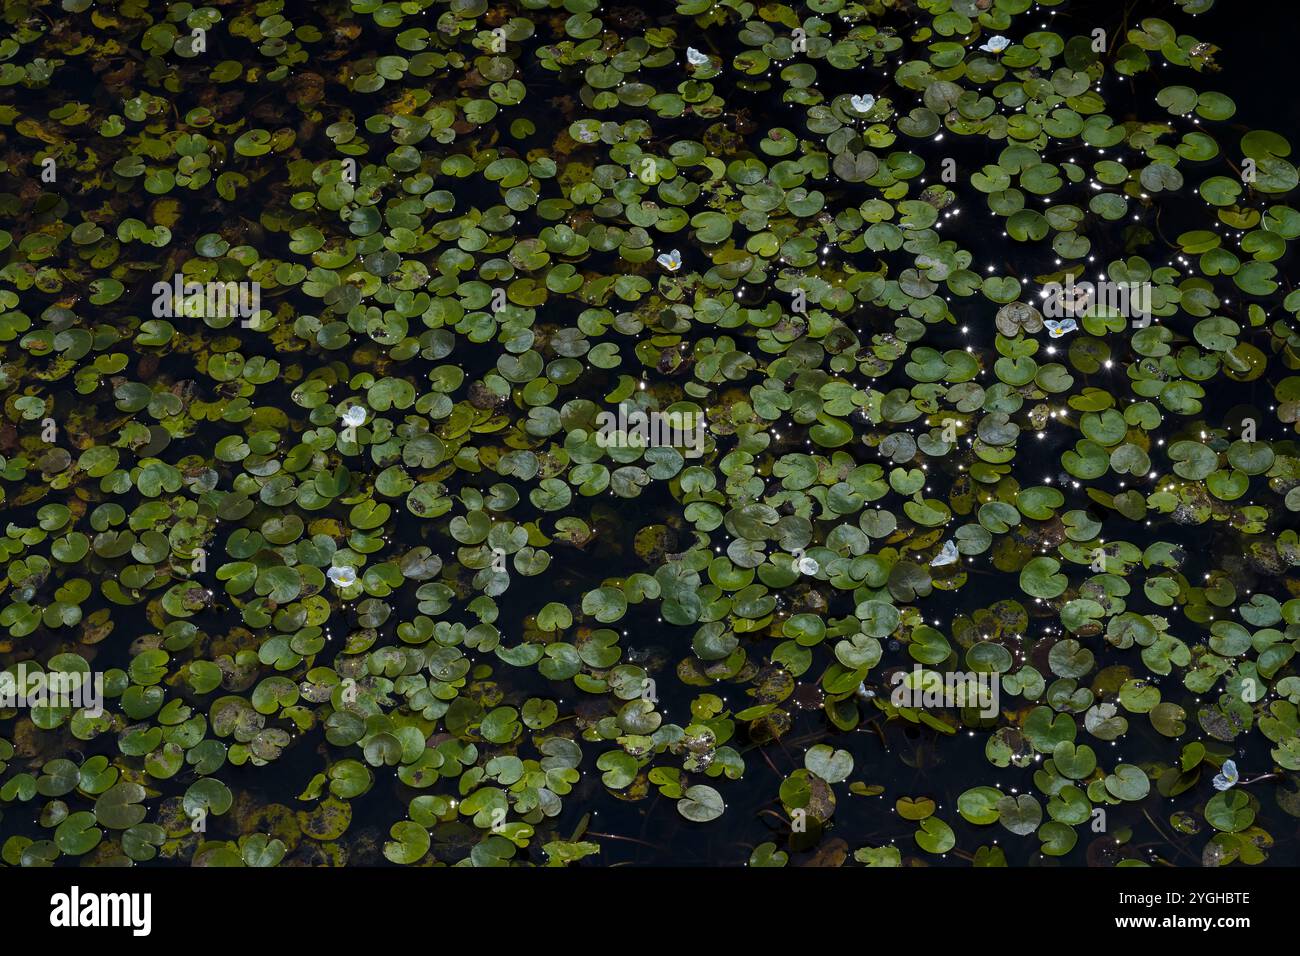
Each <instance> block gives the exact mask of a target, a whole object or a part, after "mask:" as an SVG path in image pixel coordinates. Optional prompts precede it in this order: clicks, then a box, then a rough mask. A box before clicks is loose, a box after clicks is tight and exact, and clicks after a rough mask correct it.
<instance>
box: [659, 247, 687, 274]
mask: <svg viewBox="0 0 1300 956" xmlns="http://www.w3.org/2000/svg"><path fill="white" fill-rule="evenodd" d="M655 262H657V263H659V264H660V265H661V266H663V267H664V268H665V269H667V270H668V271H669V272H676V271H677V270H678V269H680V268H681V267H682V254H681V253H680V252H679V251H678V250H676V249H674V250H673V251H672V252H661V253H659V256H658V258H656V259H655Z"/></svg>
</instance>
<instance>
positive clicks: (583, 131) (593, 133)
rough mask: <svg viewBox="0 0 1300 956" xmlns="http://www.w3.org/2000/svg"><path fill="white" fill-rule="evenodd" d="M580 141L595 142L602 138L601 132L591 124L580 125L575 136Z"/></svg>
mask: <svg viewBox="0 0 1300 956" xmlns="http://www.w3.org/2000/svg"><path fill="white" fill-rule="evenodd" d="M574 138H575V139H577V141H578V142H580V143H594V142H596V140H598V139H600V132H599V131H598V130H594V129H592V128H591V127H590V126H580V127H578V132H577V135H576V136H575V137H574Z"/></svg>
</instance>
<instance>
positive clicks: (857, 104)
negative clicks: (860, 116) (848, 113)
mask: <svg viewBox="0 0 1300 956" xmlns="http://www.w3.org/2000/svg"><path fill="white" fill-rule="evenodd" d="M849 103H850V104H852V106H853V108H854V109H855V110H857V111H858V112H859V113H869V112H871V107H873V106H875V105H876V98H875V97H874V96H872V95H871V94H870V93H867V94H865V95H859V94H857V93H854V94H853V95H852V96H850V97H849Z"/></svg>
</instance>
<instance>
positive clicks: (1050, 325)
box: [1043, 319, 1079, 339]
mask: <svg viewBox="0 0 1300 956" xmlns="http://www.w3.org/2000/svg"><path fill="white" fill-rule="evenodd" d="M1043 324H1044V325H1045V326H1047V332H1048V334H1049V335H1051V337H1052V338H1054V339H1059V338H1060V337H1061V336H1062V335H1064V334H1065V333H1067V332H1077V331H1079V323H1078V322H1076V321H1074V319H1061V320H1060V321H1059V322H1058V321H1057V320H1055V319H1043Z"/></svg>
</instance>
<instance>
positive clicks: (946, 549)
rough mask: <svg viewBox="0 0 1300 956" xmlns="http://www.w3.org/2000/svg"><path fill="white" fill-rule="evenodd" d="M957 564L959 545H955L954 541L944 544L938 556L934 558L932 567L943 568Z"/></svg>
mask: <svg viewBox="0 0 1300 956" xmlns="http://www.w3.org/2000/svg"><path fill="white" fill-rule="evenodd" d="M956 563H957V545H956V544H954V543H953V542H952V541H945V542H944V543H943V547H942V548H940V549H939V553H938V554H936V555H935V556H934V560H933V561H931V562H930V567H932V568H941V567H943V566H944V565H945V564H956Z"/></svg>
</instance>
